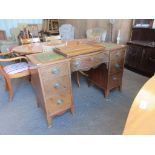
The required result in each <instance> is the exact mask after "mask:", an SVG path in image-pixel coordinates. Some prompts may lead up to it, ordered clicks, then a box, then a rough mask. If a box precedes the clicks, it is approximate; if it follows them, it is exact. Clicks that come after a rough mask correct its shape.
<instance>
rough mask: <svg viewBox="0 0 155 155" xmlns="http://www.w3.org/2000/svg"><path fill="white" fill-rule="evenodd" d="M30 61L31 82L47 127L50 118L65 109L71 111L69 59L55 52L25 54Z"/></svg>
mask: <svg viewBox="0 0 155 155" xmlns="http://www.w3.org/2000/svg"><path fill="white" fill-rule="evenodd" d="M27 57H28V59H29V60H30V61H31V63H32V65H33V67H31V83H32V86H33V88H34V90H35V93H36V98H37V103H38V106H39V107H41V108H42V109H43V111H44V113H45V115H46V118H47V123H48V127H51V121H52V118H53V117H54V116H56V115H60V114H62V113H64V112H65V111H67V110H71V112H73V109H74V107H73V99H72V89H71V88H72V87H71V72H70V59H65V57H63V56H61V55H59V54H55V53H50V52H46V53H40V54H32V55H28V56H27Z"/></svg>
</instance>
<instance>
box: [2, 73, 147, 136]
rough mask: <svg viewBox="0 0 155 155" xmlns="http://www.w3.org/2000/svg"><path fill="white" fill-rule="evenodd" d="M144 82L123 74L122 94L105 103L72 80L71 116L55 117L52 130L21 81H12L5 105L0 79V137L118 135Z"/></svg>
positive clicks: (97, 91) (93, 89) (115, 93)
mask: <svg viewBox="0 0 155 155" xmlns="http://www.w3.org/2000/svg"><path fill="white" fill-rule="evenodd" d="M147 80H148V78H147V77H144V76H141V75H139V74H136V73H134V72H131V71H129V70H125V71H124V76H123V89H122V92H119V91H118V90H113V91H111V93H110V95H109V97H108V98H107V99H105V98H104V96H103V93H102V91H101V90H100V89H98V88H96V87H94V86H91V87H88V86H87V82H86V79H85V78H83V77H82V78H81V87H80V88H78V87H77V85H76V83H75V82H74V80H73V81H72V86H73V96H74V105H75V113H74V115H72V114H71V113H70V112H66V113H65V114H63V115H61V116H58V117H55V118H54V119H53V127H52V128H50V129H48V128H47V124H46V119H45V117H44V114H43V112H42V110H41V109H40V108H37V106H36V99H35V94H34V92H33V89H32V87H31V84H30V83H29V82H28V81H26V80H25V79H15V80H13V88H14V99H13V102H11V103H9V102H8V93H6V92H5V85H4V80H3V78H2V77H0V134H3V135H6V134H7V135H10V134H11V135H12V134H13V135H17V134H29V135H34V134H37V135H38V134H39V135H40V134H49V135H50V134H52V135H53V134H55V135H62V134H63V135H66V134H68V135H70V134H72V135H73V134H78V135H83V134H93V135H94V134H102V135H111V134H112V135H113V134H121V133H122V131H123V127H124V125H125V121H126V118H127V114H128V111H129V109H130V106H131V104H132V102H133V99H134V98H135V96H136V94H137V93H138V91H139V89H140V88H141V86H142V85H143V84H144V83H145V82H146V81H147Z"/></svg>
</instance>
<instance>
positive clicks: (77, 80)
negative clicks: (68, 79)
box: [76, 71, 80, 87]
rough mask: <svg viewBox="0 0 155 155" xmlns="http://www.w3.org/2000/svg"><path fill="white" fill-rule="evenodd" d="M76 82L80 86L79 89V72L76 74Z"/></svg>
mask: <svg viewBox="0 0 155 155" xmlns="http://www.w3.org/2000/svg"><path fill="white" fill-rule="evenodd" d="M76 82H77V84H78V87H80V76H79V72H78V71H77V72H76Z"/></svg>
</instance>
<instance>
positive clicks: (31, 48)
mask: <svg viewBox="0 0 155 155" xmlns="http://www.w3.org/2000/svg"><path fill="white" fill-rule="evenodd" d="M65 44H66V42H65V41H62V40H54V41H52V42H41V43H32V44H26V45H20V46H16V47H14V48H13V49H12V50H13V52H15V53H18V54H20V55H29V54H35V53H42V52H43V51H44V49H45V47H53V48H55V47H59V46H65Z"/></svg>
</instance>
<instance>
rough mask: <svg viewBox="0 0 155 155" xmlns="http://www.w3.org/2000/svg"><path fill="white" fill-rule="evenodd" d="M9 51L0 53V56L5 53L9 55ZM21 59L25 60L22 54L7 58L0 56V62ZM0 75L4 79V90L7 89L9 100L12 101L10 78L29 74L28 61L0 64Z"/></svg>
mask: <svg viewBox="0 0 155 155" xmlns="http://www.w3.org/2000/svg"><path fill="white" fill-rule="evenodd" d="M10 53H11V52H5V53H0V56H6V55H9V54H10ZM21 59H25V60H27V58H26V57H23V56H20V57H15V58H7V59H4V58H0V63H1V62H12V61H16V60H21ZM0 75H1V76H3V77H4V79H5V84H6V91H9V94H10V96H9V101H12V99H13V88H12V83H11V79H13V78H20V77H26V76H28V75H30V72H29V69H28V63H27V62H18V63H13V64H9V65H6V66H2V65H1V64H0Z"/></svg>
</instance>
